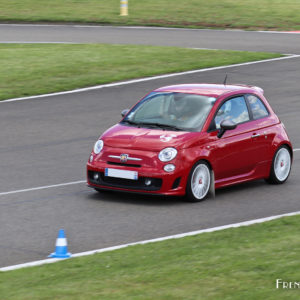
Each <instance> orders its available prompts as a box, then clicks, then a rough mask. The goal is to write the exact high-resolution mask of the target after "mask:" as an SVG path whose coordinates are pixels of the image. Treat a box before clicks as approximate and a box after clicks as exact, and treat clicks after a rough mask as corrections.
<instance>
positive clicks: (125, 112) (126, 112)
mask: <svg viewBox="0 0 300 300" xmlns="http://www.w3.org/2000/svg"><path fill="white" fill-rule="evenodd" d="M129 110H130V109H128V108H126V109H124V110H123V111H122V112H121V116H122V117H125V116H126V115H127V114H128V112H129Z"/></svg>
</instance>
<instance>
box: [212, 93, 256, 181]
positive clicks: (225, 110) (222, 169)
mask: <svg viewBox="0 0 300 300" xmlns="http://www.w3.org/2000/svg"><path fill="white" fill-rule="evenodd" d="M223 120H231V121H232V122H234V123H236V124H238V125H237V127H236V128H235V129H234V130H227V131H226V132H225V133H224V135H223V136H222V137H221V138H218V137H217V133H218V131H219V129H220V124H221V122H222V121H223ZM254 129H255V128H253V124H251V118H250V114H249V110H248V106H247V104H246V101H245V98H244V96H235V97H232V98H230V99H227V100H226V101H225V102H223V104H222V105H221V106H220V107H219V109H218V110H217V113H216V115H215V117H214V119H213V121H212V124H211V126H210V130H209V131H210V132H209V135H210V140H211V143H210V150H211V156H212V157H211V159H212V161H213V162H214V171H215V179H216V181H218V180H225V179H228V178H231V177H236V176H247V174H248V173H249V172H251V171H252V170H253V168H254V165H255V158H254V155H255V145H254V143H253V141H252V140H253V138H252V134H253V130H254Z"/></svg>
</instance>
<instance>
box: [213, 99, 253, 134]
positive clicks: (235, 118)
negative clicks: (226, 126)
mask: <svg viewBox="0 0 300 300" xmlns="http://www.w3.org/2000/svg"><path fill="white" fill-rule="evenodd" d="M223 120H231V121H232V122H234V123H236V124H239V123H243V122H247V121H249V120H250V117H249V112H248V108H247V105H246V101H245V99H244V97H242V96H240V97H235V98H231V99H230V100H227V101H226V102H225V103H224V104H223V105H222V106H221V107H220V108H219V110H218V112H217V115H216V117H215V119H214V121H215V126H216V129H220V124H221V122H222V121H223Z"/></svg>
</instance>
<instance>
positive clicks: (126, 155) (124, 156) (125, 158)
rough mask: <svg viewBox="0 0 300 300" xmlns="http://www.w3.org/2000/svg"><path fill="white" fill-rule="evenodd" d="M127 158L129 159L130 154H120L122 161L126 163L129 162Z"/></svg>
mask: <svg viewBox="0 0 300 300" xmlns="http://www.w3.org/2000/svg"><path fill="white" fill-rule="evenodd" d="M127 159H128V154H121V155H120V161H121V162H122V163H126V162H127Z"/></svg>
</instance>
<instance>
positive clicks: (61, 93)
mask: <svg viewBox="0 0 300 300" xmlns="http://www.w3.org/2000/svg"><path fill="white" fill-rule="evenodd" d="M298 57H300V55H291V56H284V57H278V58H271V59H265V60H257V61H252V62H246V63H240V64H233V65H227V66H219V67H212V68H205V69H198V70H191V71H185V72H178V73H171V74H164V75H158V76H153V77H145V78H138V79H132V80H127V81H121V82H114V83H108V84H102V85H96V86H92V87H87V88H81V89H75V90H71V91H65V92H57V93H51V94H44V95H37V96H30V97H22V98H13V99H8V100H3V101H0V103H7V102H15V101H22V100H29V99H38V98H44V97H53V96H61V95H67V94H74V93H82V92H87V91H92V90H98V89H103V88H109V87H115V86H121V85H128V84H133V83H139V82H145V81H151V80H157V79H162V78H170V77H175V76H182V75H188V74H195V73H202V72H207V71H215V70H222V69H227V68H235V67H240V66H248V65H254V64H261V63H267V62H273V61H281V60H286V59H291V58H298Z"/></svg>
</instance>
